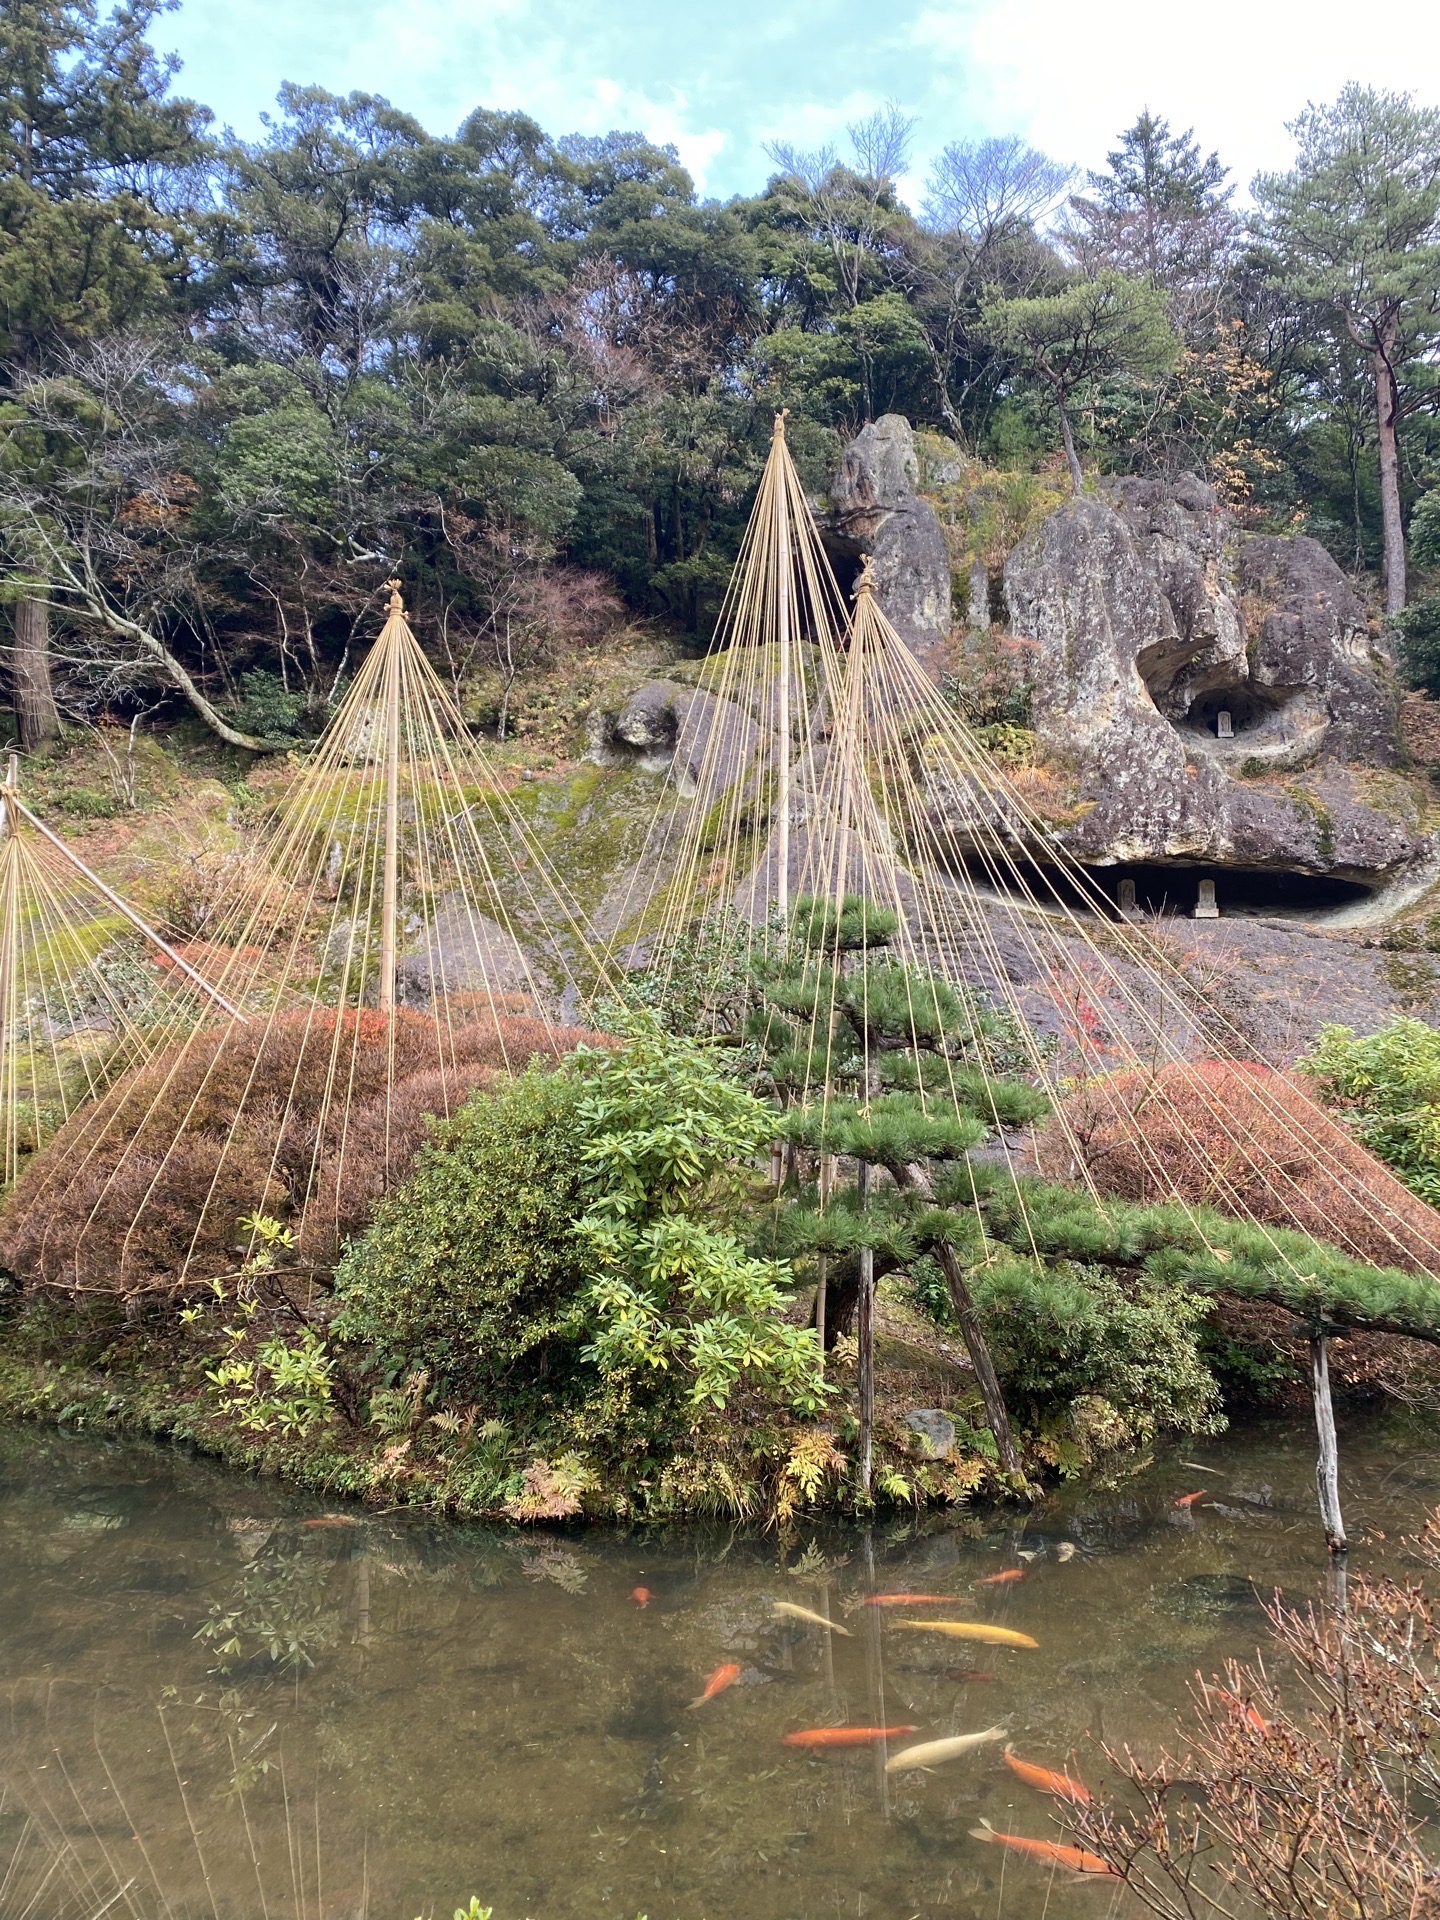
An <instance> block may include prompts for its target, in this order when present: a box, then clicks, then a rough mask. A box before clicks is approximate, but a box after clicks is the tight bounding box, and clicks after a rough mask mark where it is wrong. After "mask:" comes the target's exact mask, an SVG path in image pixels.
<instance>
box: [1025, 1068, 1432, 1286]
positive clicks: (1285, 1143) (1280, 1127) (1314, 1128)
mask: <svg viewBox="0 0 1440 1920" xmlns="http://www.w3.org/2000/svg"><path fill="white" fill-rule="evenodd" d="M1036 1157H1037V1160H1038V1162H1039V1165H1040V1168H1041V1170H1042V1171H1043V1172H1044V1173H1046V1174H1047V1175H1049V1176H1051V1177H1052V1178H1061V1179H1065V1178H1072V1177H1075V1176H1076V1175H1078V1174H1080V1173H1081V1172H1082V1170H1083V1172H1084V1173H1086V1174H1088V1176H1089V1178H1090V1180H1091V1181H1092V1182H1093V1183H1094V1185H1095V1187H1096V1188H1097V1189H1098V1190H1099V1192H1101V1193H1102V1194H1107V1193H1108V1194H1114V1195H1116V1196H1117V1197H1119V1198H1121V1199H1126V1200H1141V1201H1147V1202H1153V1201H1163V1200H1171V1199H1177V1198H1178V1199H1182V1200H1188V1201H1191V1202H1194V1203H1196V1204H1198V1205H1204V1206H1210V1207H1217V1208H1219V1209H1220V1211H1221V1212H1224V1213H1232V1214H1237V1215H1239V1216H1240V1217H1241V1218H1242V1219H1247V1220H1257V1221H1260V1222H1263V1223H1264V1224H1265V1225H1267V1226H1283V1227H1297V1228H1299V1229H1300V1231H1301V1232H1302V1233H1308V1234H1313V1235H1314V1236H1315V1238H1316V1239H1319V1240H1328V1241H1330V1242H1331V1243H1332V1245H1335V1246H1339V1247H1342V1248H1344V1249H1345V1250H1346V1251H1347V1252H1349V1253H1351V1254H1354V1255H1355V1256H1356V1257H1357V1258H1359V1259H1362V1260H1369V1261H1373V1262H1374V1263H1375V1264H1376V1265H1379V1266H1390V1267H1395V1266H1398V1267H1411V1268H1418V1269H1421V1270H1423V1271H1428V1272H1437V1273H1440V1213H1437V1212H1436V1211H1435V1209H1434V1208H1432V1207H1429V1206H1427V1205H1426V1204H1425V1202H1424V1201H1423V1200H1421V1199H1419V1198H1417V1196H1416V1195H1415V1194H1413V1193H1412V1192H1411V1191H1410V1189H1409V1188H1408V1187H1407V1186H1405V1185H1404V1184H1403V1183H1402V1182H1401V1181H1399V1180H1397V1179H1396V1177H1395V1175H1394V1174H1393V1173H1391V1172H1390V1170H1389V1168H1388V1167H1386V1166H1384V1165H1383V1164H1382V1163H1381V1161H1379V1160H1377V1159H1376V1157H1375V1155H1374V1154H1372V1153H1370V1152H1369V1151H1368V1150H1367V1149H1366V1148H1364V1147H1362V1146H1361V1145H1360V1144H1359V1143H1358V1142H1357V1141H1356V1140H1354V1139H1353V1138H1352V1137H1351V1135H1350V1134H1349V1133H1348V1132H1347V1131H1346V1130H1345V1128H1344V1127H1342V1126H1340V1125H1339V1124H1338V1122H1336V1121H1335V1120H1333V1119H1332V1118H1331V1117H1330V1116H1329V1115H1328V1114H1327V1113H1326V1112H1325V1111H1324V1110H1323V1108H1321V1107H1319V1106H1317V1105H1316V1103H1315V1101H1314V1100H1313V1099H1312V1098H1311V1097H1310V1095H1309V1094H1308V1093H1307V1092H1305V1090H1304V1089H1303V1088H1302V1087H1301V1086H1299V1085H1297V1083H1296V1082H1295V1081H1294V1080H1292V1079H1290V1078H1289V1077H1288V1076H1287V1075H1285V1074H1283V1073H1277V1072H1276V1071H1275V1069H1274V1068H1272V1067H1267V1066H1263V1065H1261V1064H1260V1063H1259V1062H1258V1061H1250V1060H1202V1061H1198V1062H1180V1061H1176V1062H1172V1063H1168V1064H1167V1065H1165V1066H1162V1067H1159V1068H1157V1069H1156V1070H1155V1071H1153V1072H1138V1071H1136V1072H1126V1073H1116V1074H1109V1075H1106V1076H1104V1077H1102V1078H1099V1079H1096V1080H1093V1081H1091V1082H1089V1083H1087V1084H1086V1085H1085V1086H1084V1087H1082V1088H1081V1089H1080V1090H1079V1091H1078V1092H1076V1093H1074V1094H1072V1095H1071V1097H1070V1098H1069V1100H1067V1101H1066V1102H1065V1104H1064V1106H1063V1108H1062V1109H1061V1112H1060V1114H1058V1115H1057V1116H1056V1117H1055V1118H1053V1119H1052V1120H1051V1121H1050V1122H1049V1124H1048V1125H1047V1126H1046V1127H1045V1128H1044V1129H1043V1131H1042V1132H1041V1134H1040V1135H1039V1137H1038V1139H1037V1141H1036ZM1077 1162H1078V1164H1077Z"/></svg>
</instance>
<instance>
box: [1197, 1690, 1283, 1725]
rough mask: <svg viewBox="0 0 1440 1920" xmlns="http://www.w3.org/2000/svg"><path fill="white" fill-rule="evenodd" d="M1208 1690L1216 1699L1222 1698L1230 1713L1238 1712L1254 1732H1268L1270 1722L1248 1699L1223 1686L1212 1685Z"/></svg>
mask: <svg viewBox="0 0 1440 1920" xmlns="http://www.w3.org/2000/svg"><path fill="white" fill-rule="evenodd" d="M1209 1691H1210V1692H1211V1693H1213V1694H1214V1696H1215V1698H1216V1699H1217V1700H1223V1701H1224V1703H1225V1705H1226V1706H1227V1707H1229V1709H1230V1711H1231V1712H1232V1713H1238V1714H1239V1715H1240V1718H1241V1719H1242V1720H1243V1721H1244V1722H1245V1724H1246V1726H1247V1727H1251V1728H1253V1730H1254V1731H1255V1732H1256V1733H1269V1731H1270V1722H1269V1721H1268V1720H1267V1719H1266V1718H1265V1716H1264V1715H1263V1714H1262V1713H1260V1712H1259V1711H1258V1709H1257V1708H1255V1707H1252V1706H1251V1704H1250V1702H1249V1701H1248V1700H1242V1699H1241V1698H1240V1696H1239V1694H1237V1693H1228V1692H1227V1691H1226V1689H1225V1688H1224V1687H1215V1686H1212V1687H1211V1688H1210V1689H1209Z"/></svg>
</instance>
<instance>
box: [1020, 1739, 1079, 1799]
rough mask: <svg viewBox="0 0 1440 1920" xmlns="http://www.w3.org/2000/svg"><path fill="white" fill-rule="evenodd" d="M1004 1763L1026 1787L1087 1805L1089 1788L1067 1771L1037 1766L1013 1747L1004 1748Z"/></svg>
mask: <svg viewBox="0 0 1440 1920" xmlns="http://www.w3.org/2000/svg"><path fill="white" fill-rule="evenodd" d="M1005 1764H1006V1766H1007V1767H1009V1769H1010V1771H1011V1772H1012V1773H1013V1774H1014V1775H1015V1777H1016V1779H1017V1780H1023V1781H1024V1782H1025V1784H1026V1786H1027V1787H1036V1788H1038V1789H1039V1791H1040V1792H1041V1793H1053V1794H1054V1795H1055V1798H1056V1799H1057V1800H1073V1801H1074V1803H1075V1805H1076V1806H1077V1807H1088V1806H1089V1804H1090V1789H1089V1788H1088V1787H1084V1786H1082V1785H1081V1784H1080V1782H1079V1781H1078V1780H1072V1779H1071V1777H1070V1775H1069V1774H1068V1773H1052V1772H1051V1771H1050V1769H1049V1767H1037V1766H1034V1765H1032V1763H1031V1762H1030V1761H1029V1760H1022V1759H1021V1758H1020V1756H1019V1755H1018V1754H1017V1753H1016V1751H1015V1749H1014V1748H1013V1747H1006V1749H1005Z"/></svg>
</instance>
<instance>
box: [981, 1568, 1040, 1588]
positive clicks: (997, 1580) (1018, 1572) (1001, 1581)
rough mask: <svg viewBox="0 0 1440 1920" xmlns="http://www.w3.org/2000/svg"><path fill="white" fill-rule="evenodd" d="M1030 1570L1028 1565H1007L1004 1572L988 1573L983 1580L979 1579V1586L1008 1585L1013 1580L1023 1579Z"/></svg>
mask: <svg viewBox="0 0 1440 1920" xmlns="http://www.w3.org/2000/svg"><path fill="white" fill-rule="evenodd" d="M1029 1571H1030V1569H1029V1568H1028V1567H1007V1568H1006V1569H1005V1571H1004V1572H1003V1573H987V1574H986V1575H985V1577H984V1579H983V1580H977V1581H976V1582H975V1585H976V1586H977V1587H1008V1586H1009V1585H1010V1583H1011V1581H1012V1580H1023V1579H1024V1578H1025V1576H1026V1574H1027V1573H1028V1572H1029Z"/></svg>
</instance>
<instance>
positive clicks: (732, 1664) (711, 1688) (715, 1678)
mask: <svg viewBox="0 0 1440 1920" xmlns="http://www.w3.org/2000/svg"><path fill="white" fill-rule="evenodd" d="M744 1671H745V1669H744V1668H743V1667H742V1666H741V1665H740V1664H739V1662H738V1661H736V1660H727V1661H726V1662H725V1665H724V1666H723V1667H716V1669H715V1671H714V1672H713V1673H712V1674H711V1676H710V1678H709V1679H708V1680H707V1681H706V1682H705V1691H704V1692H703V1693H702V1694H701V1695H700V1696H699V1698H698V1699H695V1700H692V1701H691V1702H690V1706H691V1710H692V1711H693V1710H694V1709H695V1708H696V1707H703V1706H704V1704H705V1702H706V1701H707V1700H713V1699H714V1698H715V1696H716V1694H717V1693H723V1692H724V1691H725V1689H726V1687H733V1686H734V1684H735V1682H736V1681H737V1680H738V1679H739V1678H740V1676H741V1674H742V1673H743V1672H744Z"/></svg>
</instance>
